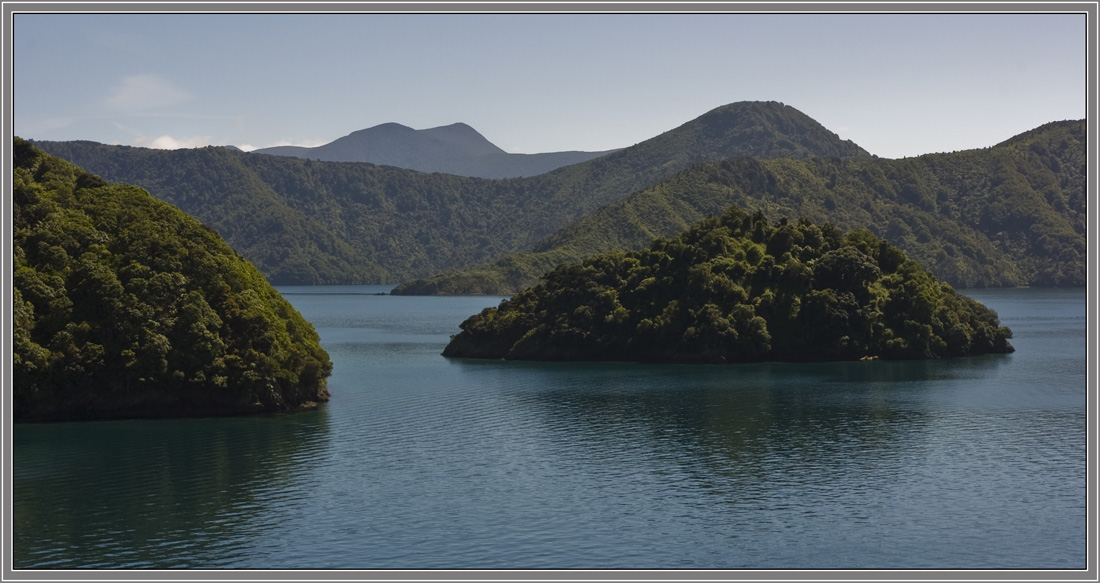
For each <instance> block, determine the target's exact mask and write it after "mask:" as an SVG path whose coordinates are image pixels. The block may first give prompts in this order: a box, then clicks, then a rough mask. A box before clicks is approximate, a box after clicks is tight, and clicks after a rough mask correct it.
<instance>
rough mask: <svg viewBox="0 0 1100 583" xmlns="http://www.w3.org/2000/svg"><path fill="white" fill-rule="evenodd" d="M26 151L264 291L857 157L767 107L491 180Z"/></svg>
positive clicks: (468, 251) (811, 126) (400, 271)
mask: <svg viewBox="0 0 1100 583" xmlns="http://www.w3.org/2000/svg"><path fill="white" fill-rule="evenodd" d="M391 129H393V128H391ZM397 131H400V130H397ZM457 133H458V134H459V135H462V132H461V131H460V132H457ZM35 144H36V145H37V146H39V147H40V148H42V149H43V150H45V151H47V152H49V153H51V154H54V155H56V156H59V157H61V158H65V159H67V160H70V161H72V162H73V163H75V164H77V165H79V166H81V167H83V168H85V169H87V170H88V171H89V172H94V173H96V174H98V175H100V176H102V177H104V178H105V179H107V180H111V181H114V182H124V183H128V184H136V185H138V186H140V187H142V188H144V189H146V190H148V191H149V192H150V193H152V194H153V196H155V197H157V198H160V199H162V200H165V201H168V202H171V203H172V204H175V205H177V206H179V207H180V208H182V209H183V210H184V211H186V212H188V213H190V214H192V215H193V216H195V217H197V218H198V219H199V220H201V221H203V222H204V223H206V224H208V225H210V226H211V227H213V228H214V229H216V230H217V231H218V232H219V233H220V234H221V235H222V236H223V237H225V239H226V240H227V241H228V242H229V244H230V245H231V246H232V247H233V248H234V249H236V250H237V251H238V252H240V253H241V254H242V255H243V256H244V257H245V258H247V259H248V260H249V261H251V262H253V263H254V264H255V265H256V266H257V267H258V268H259V269H260V270H261V271H262V272H263V273H264V274H265V275H266V276H267V278H268V280H269V281H271V282H272V283H274V284H277V285H289V284H304V285H311V284H339V283H345V284H351V283H392V282H398V281H408V280H411V279H415V278H420V277H427V276H429V275H432V274H435V273H439V272H441V271H445V270H448V269H455V268H460V267H465V266H470V265H477V264H482V263H487V262H490V261H492V260H495V259H496V258H499V257H502V256H504V255H506V254H508V253H512V252H516V251H521V250H524V249H530V248H531V247H532V246H533V245H535V244H536V243H538V242H539V241H540V240H542V239H543V238H545V237H547V236H549V235H551V234H552V233H554V232H555V231H557V230H558V229H560V228H562V227H564V226H566V225H568V224H569V223H571V222H573V221H575V220H577V219H579V218H581V217H583V216H585V215H587V214H589V213H591V212H593V211H595V210H596V209H599V208H600V207H602V206H605V205H607V204H609V203H612V202H614V201H616V200H619V199H621V198H623V197H625V196H627V195H629V194H630V193H631V192H634V191H638V190H641V189H643V188H646V187H649V186H650V185H652V184H654V183H655V182H658V181H660V180H662V179H664V178H667V177H669V176H672V175H673V174H675V173H677V172H679V171H682V170H684V169H686V168H688V167H690V166H692V165H694V164H699V163H702V162H709V161H715V160H721V159H725V158H728V157H731V156H764V157H766V156H779V157H787V158H806V157H811V156H838V157H858V158H867V157H868V154H867V153H866V152H865V151H864V150H862V149H861V148H859V147H858V146H856V145H855V144H853V143H851V142H850V141H844V140H841V139H840V138H839V137H837V136H836V135H835V134H833V133H832V132H829V131H828V130H826V129H825V128H824V127H822V126H821V125H820V124H818V123H817V122H815V121H813V120H812V119H810V118H809V117H808V116H806V115H805V114H803V113H801V112H799V111H798V110H796V109H794V108H792V107H790V106H785V105H783V104H780V103H776V102H741V103H734V104H730V105H727V106H723V107H720V108H717V109H715V110H713V111H711V112H708V113H707V114H704V115H703V116H701V117H699V118H697V119H695V120H692V121H689V122H687V123H685V124H683V125H682V126H680V127H678V128H675V129H672V130H669V131H668V132H665V133H663V134H661V135H659V136H656V137H654V138H651V139H649V140H646V141H644V142H642V143H639V144H637V145H635V146H632V147H629V148H624V149H623V150H619V151H617V152H613V153H611V154H608V155H606V156H602V157H600V158H596V159H593V160H589V161H587V162H582V163H579V164H573V165H571V166H565V167H562V168H559V169H557V170H554V171H551V172H548V173H545V174H540V175H538V176H533V177H529V178H509V179H499V180H488V179H481V178H467V177H459V176H454V175H448V174H439V173H432V174H428V173H422V172H416V171H412V170H405V169H399V168H395V167H391V166H376V165H373V164H368V163H343V162H317V161H313V160H307V159H300V158H290V157H281V156H270V155H263V154H256V153H243V152H239V151H234V150H230V149H227V148H219V147H207V148H197V149H189V150H151V149H145V148H134V147H128V146H106V145H103V144H97V143H94V142H35Z"/></svg>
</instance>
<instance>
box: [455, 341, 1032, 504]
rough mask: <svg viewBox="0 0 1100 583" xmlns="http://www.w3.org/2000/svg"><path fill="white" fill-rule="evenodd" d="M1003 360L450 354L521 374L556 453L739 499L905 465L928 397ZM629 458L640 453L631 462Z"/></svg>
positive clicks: (480, 368) (519, 395)
mask: <svg viewBox="0 0 1100 583" xmlns="http://www.w3.org/2000/svg"><path fill="white" fill-rule="evenodd" d="M1010 358H1011V357H1008V356H1005V355H989V356H983V357H974V358H958V359H944V360H918V361H872V362H833V363H814V364H789V363H756V364H743V365H732V366H730V365H640V364H632V363H537V362H502V361H480V360H462V361H457V362H460V363H461V364H460V366H463V367H470V369H471V370H473V371H476V372H477V373H478V374H484V373H489V374H490V375H491V374H493V373H492V372H491V371H492V369H494V368H495V369H497V370H498V371H499V373H500V374H502V375H506V376H507V377H508V378H516V377H526V378H527V380H526V381H525V382H524V383H523V385H521V386H519V387H517V388H516V389H515V393H514V394H513V395H512V397H513V398H514V399H516V400H517V405H518V406H521V407H530V408H533V409H534V410H535V411H537V413H538V414H539V417H540V419H541V420H542V423H544V424H545V425H546V426H547V427H548V428H549V429H550V431H549V432H548V433H550V434H552V435H556V436H557V439H560V441H561V445H562V448H561V451H583V452H585V455H588V456H590V457H589V458H588V459H586V460H583V461H582V462H581V463H582V464H584V465H588V464H590V463H591V464H595V466H596V467H595V471H610V470H609V468H611V467H620V466H622V465H623V464H626V465H627V466H631V467H633V468H634V471H638V472H657V473H662V472H664V473H679V474H682V475H681V476H680V477H681V478H683V479H685V480H687V482H685V483H695V484H696V485H699V484H703V483H704V482H705V484H704V485H703V487H704V488H713V489H714V493H715V494H720V495H723V496H732V497H735V498H739V499H743V498H742V497H743V496H744V495H746V493H747V492H748V491H752V490H754V489H757V488H771V487H776V486H778V485H782V484H787V485H791V484H799V483H805V482H807V481H816V480H838V481H839V482H846V481H850V480H851V479H852V476H851V473H852V472H853V471H854V470H855V469H858V468H861V467H867V468H874V472H875V473H878V474H881V473H882V472H888V471H891V470H890V467H891V466H892V467H893V471H897V472H901V471H903V466H904V465H906V464H908V463H910V462H911V460H910V458H909V456H911V455H912V454H913V447H914V445H915V442H919V441H920V440H921V439H923V438H925V437H926V433H927V427H928V426H929V424H930V423H934V418H935V415H936V412H935V411H934V409H936V408H937V405H936V404H935V403H934V402H932V401H935V400H936V399H940V398H943V395H944V394H948V395H950V394H952V393H958V392H965V391H966V388H967V384H968V379H972V378H977V377H981V376H983V375H984V376H989V375H990V374H992V370H993V369H995V368H998V367H1000V366H1001V365H1002V364H1004V363H1006V362H1009V360H1010ZM520 371H522V374H518V373H520ZM525 387H531V388H530V390H526V389H525ZM545 387H556V389H554V390H547V389H546V388H545ZM945 391H946V393H944V392H945ZM566 444H568V447H566ZM578 459H579V458H578ZM660 459H667V460H669V461H670V462H672V463H671V465H670V466H669V467H666V468H662V467H660V463H657V462H655V461H654V460H660ZM600 460H602V462H601V461H600ZM637 460H647V461H644V462H643V464H642V466H641V467H640V466H638V464H637ZM686 460H690V463H685V461H686ZM720 482H724V484H723V483H720ZM745 487H748V491H746V490H745V489H744V488H745Z"/></svg>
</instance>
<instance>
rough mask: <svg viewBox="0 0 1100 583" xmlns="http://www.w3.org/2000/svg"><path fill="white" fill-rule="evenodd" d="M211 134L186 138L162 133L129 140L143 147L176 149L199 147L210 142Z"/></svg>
mask: <svg viewBox="0 0 1100 583" xmlns="http://www.w3.org/2000/svg"><path fill="white" fill-rule="evenodd" d="M211 140H212V137H211V136H190V137H187V138H173V137H172V136H169V135H163V136H159V137H156V138H150V137H149V136H137V137H136V138H134V139H133V141H132V142H131V143H132V144H133V145H134V146H139V147H144V148H156V149H158V150H178V149H180V148H201V147H203V146H209V145H210V144H211Z"/></svg>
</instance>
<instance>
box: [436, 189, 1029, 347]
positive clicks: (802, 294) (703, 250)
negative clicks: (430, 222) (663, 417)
mask: <svg viewBox="0 0 1100 583" xmlns="http://www.w3.org/2000/svg"><path fill="white" fill-rule="evenodd" d="M461 328H462V332H461V333H460V334H457V335H455V336H454V337H452V338H451V342H450V343H449V344H448V345H447V347H446V348H445V349H444V351H443V355H444V356H450V357H472V358H493V359H500V358H504V359H510V360H613V361H637V362H691V363H728V362H759V361H772V360H781V361H826V360H861V359H874V358H889V359H922V358H940V357H945V356H972V355H980V354H987V353H1007V352H1012V351H1013V348H1012V346H1011V345H1010V344H1009V343H1008V340H1007V339H1008V338H1011V337H1012V333H1011V331H1010V330H1009V329H1008V328H1004V327H1002V326H1000V323H999V322H998V320H997V314H996V313H995V312H993V311H992V310H990V309H988V308H986V307H985V306H983V305H982V304H980V303H978V302H976V301H974V300H972V299H970V298H967V297H966V296H963V295H961V294H959V293H958V292H956V291H955V290H954V289H952V288H951V287H950V286H948V285H942V284H941V283H940V282H937V281H936V280H935V278H934V277H932V276H931V275H930V274H929V273H928V272H927V271H926V270H924V269H923V268H922V267H921V266H920V265H919V264H917V262H915V261H913V260H911V259H908V258H907V257H906V256H905V254H904V253H902V252H901V251H899V250H898V249H897V248H895V247H893V246H891V245H890V244H889V243H887V242H885V241H883V240H881V239H878V238H876V237H875V236H874V235H871V234H870V233H869V232H867V231H853V232H851V233H849V234H847V235H844V234H843V233H842V232H841V231H840V230H838V229H836V228H835V227H833V226H831V225H828V224H825V225H821V226H819V225H815V224H813V223H811V222H809V221H806V220H802V221H798V222H797V223H795V222H789V221H787V219H780V220H778V221H777V222H775V223H771V222H770V221H768V219H767V218H766V217H765V216H764V214H763V213H760V212H756V213H753V214H750V213H748V212H746V211H743V210H741V209H739V208H737V207H733V208H731V209H730V210H729V211H727V212H726V213H725V214H724V215H722V216H721V217H720V218H716V217H712V218H710V219H705V220H703V221H700V222H699V223H697V224H695V225H693V226H692V227H691V228H690V229H688V230H687V231H685V232H684V233H682V234H680V235H678V236H676V237H674V238H671V239H657V240H655V241H654V242H653V243H651V244H650V245H649V246H648V248H646V249H643V250H639V251H631V252H625V253H624V252H622V251H612V252H608V253H604V254H601V255H597V256H595V257H591V258H589V259H586V260H585V261H584V262H582V263H570V264H565V265H561V266H559V267H556V268H555V269H554V270H552V271H550V272H549V273H548V274H546V276H544V277H543V278H542V280H541V281H540V282H539V283H538V284H537V285H535V286H533V287H529V288H527V289H524V290H522V291H520V292H519V293H518V294H516V295H515V296H513V297H512V298H510V299H507V300H504V301H502V302H501V303H500V305H499V306H498V307H490V308H486V309H485V310H483V311H482V312H481V313H479V314H476V315H474V316H471V317H470V318H468V319H467V320H466V321H465V322H463V323H462V324H461Z"/></svg>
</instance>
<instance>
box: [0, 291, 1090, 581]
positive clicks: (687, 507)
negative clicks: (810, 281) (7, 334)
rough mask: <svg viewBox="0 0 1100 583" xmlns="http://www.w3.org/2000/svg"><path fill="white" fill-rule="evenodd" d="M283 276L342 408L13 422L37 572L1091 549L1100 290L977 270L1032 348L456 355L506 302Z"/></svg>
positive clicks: (663, 563)
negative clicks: (902, 356)
mask: <svg viewBox="0 0 1100 583" xmlns="http://www.w3.org/2000/svg"><path fill="white" fill-rule="evenodd" d="M387 289H388V288H386V287H376V286H339V287H308V288H299V287H283V288H280V291H281V292H282V293H283V294H284V295H285V296H286V297H287V298H288V299H289V300H290V301H291V302H292V303H293V304H294V305H295V307H297V308H298V309H299V310H300V311H301V312H302V313H303V315H305V317H306V318H307V319H309V320H310V321H311V322H313V323H314V324H315V326H316V327H317V328H318V331H319V332H320V334H321V339H322V344H323V345H324V346H325V348H326V349H327V350H328V351H329V353H330V355H331V357H332V360H333V363H334V369H333V376H332V378H331V379H330V382H329V386H330V389H331V391H332V394H333V397H332V400H331V401H330V402H329V403H328V404H326V405H324V406H323V407H322V408H320V409H319V410H316V411H309V412H303V413H294V414H283V415H269V416H259V417H245V418H218V419H180V420H131V421H103V422H85V423H55V424H26V425H23V424H20V425H16V426H15V427H14V428H13V432H12V444H13V452H14V453H13V467H12V492H13V508H12V521H13V531H14V532H13V541H12V544H13V552H14V555H13V560H14V567H15V568H16V569H57V568H65V569H116V568H121V569H126V568H156V569H171V568H262V569H297V568H307V569H330V568H338V569H394V568H418V569H441V568H442V569H468V568H495V569H526V568H549V569H577V568H601V569H602V568H631V569H634V568H642V569H664V568H690V569H739V568H768V569H776V568H779V569H823V568H832V569H835V568H841V569H902V568H905V569H963V568H966V569H987V568H996V569H1082V568H1085V567H1086V546H1085V545H1086V526H1087V521H1086V499H1087V489H1086V478H1087V473H1086V461H1087V454H1088V442H1087V427H1088V422H1089V420H1088V416H1087V392H1086V389H1087V358H1086V315H1085V290H1083V289H1068V290H1067V289H1011V290H967V292H966V293H968V295H971V296H972V297H975V298H976V299H978V300H979V301H982V302H984V303H986V304H987V305H989V306H990V307H992V308H993V309H995V310H997V312H998V313H999V314H1000V317H1001V321H1002V323H1004V324H1005V325H1008V326H1009V327H1011V328H1012V329H1013V331H1014V333H1015V338H1014V339H1013V341H1012V342H1013V345H1014V346H1015V347H1016V348H1017V351H1016V352H1015V353H1013V354H1010V355H990V356H983V357H976V358H965V359H944V360H937V361H920V362H882V361H873V362H851V363H827V364H786V363H763V364H751V365H731V366H723V365H702V366H700V365H651V364H629V363H579V364H578V363H515V362H503V361H474V360H452V359H446V358H443V357H442V356H440V355H439V353H440V351H441V350H442V348H443V346H444V345H445V344H446V342H447V340H448V338H449V336H450V335H451V334H454V333H457V332H458V324H459V323H460V322H461V321H462V320H463V319H464V318H466V317H467V316H469V315H472V314H474V313H476V312H478V311H479V310H481V309H482V308H484V307H486V306H491V305H496V304H497V303H498V302H499V301H500V299H501V298H498V297H400V296H388V295H375V294H377V293H379V292H384V291H386V290H387Z"/></svg>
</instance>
